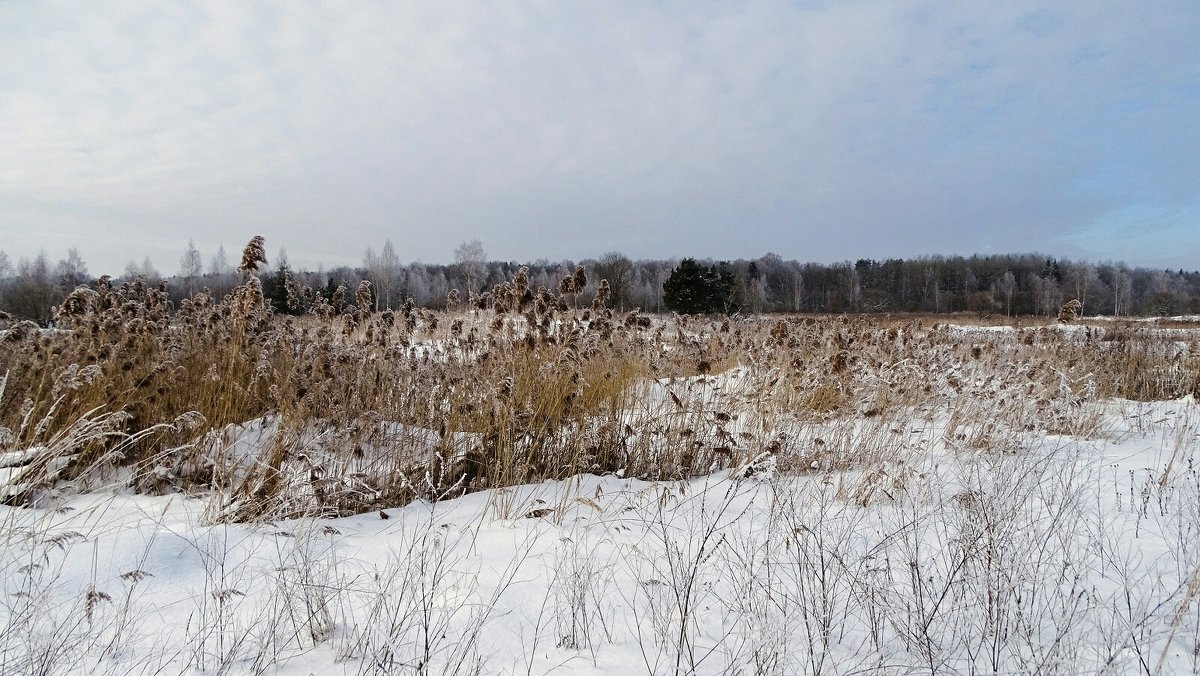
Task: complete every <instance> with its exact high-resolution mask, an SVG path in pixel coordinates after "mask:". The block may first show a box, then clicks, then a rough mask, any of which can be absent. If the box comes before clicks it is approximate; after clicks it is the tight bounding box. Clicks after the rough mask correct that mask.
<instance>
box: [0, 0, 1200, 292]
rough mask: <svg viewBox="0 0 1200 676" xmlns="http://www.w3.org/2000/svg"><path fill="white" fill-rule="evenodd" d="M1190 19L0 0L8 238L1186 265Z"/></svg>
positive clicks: (1180, 4) (745, 5)
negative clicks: (1012, 257)
mask: <svg viewBox="0 0 1200 676" xmlns="http://www.w3.org/2000/svg"><path fill="white" fill-rule="evenodd" d="M1198 36H1200V2H1197V0H1178V1H1169V0H1162V1H1160V0H1139V1H1129V0H1125V1H1121V2H1102V1H1093V0H1087V1H1079V2H1066V1H1059V2H1009V1H1005V2H975V1H970V2H946V1H944V0H930V1H928V2H912V1H909V2H900V1H887V0H880V1H862V2H859V1H854V0H846V1H832V2H800V1H795V2H769V1H768V2H715V3H705V2H698V1H695V0H687V1H681V2H622V1H608V0H606V1H604V2H565V1H562V2H560V1H546V2H537V3H526V2H514V1H513V0H503V1H500V2H482V1H472V2H451V1H448V0H436V1H433V2H409V1H405V2H365V1H359V2H347V3H344V4H341V3H333V2H299V1H296V0H287V1H282V2H278V3H271V2H250V1H246V0H237V1H233V2H206V1H197V2H188V3H184V2H163V1H160V0H155V1H153V2H134V1H131V0H115V1H111V2H110V1H106V0H89V1H88V2H51V1H47V0H0V249H3V250H5V251H7V253H8V254H9V256H10V257H11V258H12V259H13V261H14V262H15V261H16V260H17V259H19V258H20V257H22V256H31V255H35V254H36V253H37V252H38V251H39V250H44V251H45V252H46V254H47V255H48V256H49V257H50V258H51V259H57V258H60V257H63V256H64V255H65V253H66V250H67V248H68V247H70V246H75V247H77V248H78V249H79V250H80V252H81V253H82V254H83V256H84V258H85V259H86V260H87V261H88V263H89V266H90V271H91V272H92V273H93V274H100V273H102V272H119V271H120V270H121V269H123V268H124V266H125V263H126V262H127V261H129V260H130V259H137V260H141V259H142V258H143V257H144V256H146V255H149V256H151V258H152V259H153V261H154V263H155V264H156V265H157V266H158V267H159V269H160V270H162V271H163V272H165V273H173V272H175V271H176V270H177V269H178V266H179V258H180V255H181V254H182V252H183V249H184V247H185V246H186V244H187V241H188V239H189V238H194V239H195V241H196V244H197V246H198V247H199V248H200V250H201V252H202V254H203V255H204V257H205V260H206V261H207V260H208V258H209V257H210V256H211V254H212V253H213V252H214V251H215V250H216V248H217V246H218V245H219V244H224V246H225V247H226V249H227V251H228V253H229V257H230V258H231V259H233V261H234V262H235V263H236V258H237V256H238V255H239V252H240V250H241V247H242V245H243V244H244V243H245V242H246V240H248V239H249V238H250V236H252V235H254V234H262V235H264V236H265V237H266V239H267V248H268V254H269V257H270V258H272V259H273V257H274V255H275V253H276V252H277V251H278V249H279V247H286V248H287V250H288V254H289V257H290V259H291V261H292V263H293V265H301V266H303V267H310V268H315V267H316V266H317V265H318V264H321V263H323V264H324V265H325V266H326V267H329V266H333V265H341V264H354V263H358V262H360V261H361V259H362V256H363V252H364V250H365V249H366V248H367V247H368V246H373V247H375V249H376V250H378V249H379V248H381V246H382V244H383V242H384V241H385V240H386V239H389V238H390V239H391V240H392V242H393V243H394V245H395V248H396V250H397V253H398V254H399V256H400V257H401V258H402V259H403V260H405V261H410V260H418V259H419V260H422V261H425V262H449V261H451V260H452V258H453V250H454V247H455V246H456V245H458V244H459V243H460V242H462V241H464V240H467V239H473V238H478V239H480V240H481V241H482V243H483V245H484V248H485V249H486V250H487V253H488V254H489V257H490V258H493V259H504V260H518V261H528V260H534V259H538V258H548V259H551V260H558V259H564V258H569V259H574V260H579V259H583V258H588V257H595V256H598V255H600V254H602V253H604V252H606V251H610V250H619V251H622V252H624V253H626V254H627V255H629V256H630V257H633V258H668V257H676V256H689V255H690V256H697V257H714V258H737V257H745V258H753V257H758V256H760V255H762V254H764V253H766V252H775V253H778V254H779V255H781V256H783V257H784V258H796V259H799V260H802V261H823V262H831V261H837V260H844V259H850V260H853V259H856V258H860V257H874V258H882V257H892V256H897V257H898V256H915V255H921V254H934V253H942V254H971V253H981V254H987V253H1009V252H1034V251H1036V252H1041V253H1046V254H1051V255H1056V256H1061V257H1067V258H1087V259H1092V260H1105V259H1112V260H1125V261H1127V262H1129V263H1130V264H1134V265H1149V266H1155V267H1160V266H1164V267H1173V268H1176V267H1184V268H1188V269H1193V268H1200V37H1198Z"/></svg>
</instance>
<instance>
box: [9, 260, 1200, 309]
mask: <svg viewBox="0 0 1200 676" xmlns="http://www.w3.org/2000/svg"><path fill="white" fill-rule="evenodd" d="M270 264H271V265H270V266H269V267H268V268H267V269H265V270H262V271H260V273H259V278H260V279H261V281H262V285H263V292H264V295H265V296H266V297H267V298H268V299H270V300H271V302H272V304H273V305H274V306H275V307H276V309H277V311H279V312H287V313H300V312H304V311H305V309H306V306H307V305H308V304H311V302H312V300H313V299H315V297H316V296H317V295H320V296H322V297H324V298H326V299H330V298H333V297H334V296H335V294H336V293H337V291H338V288H339V287H344V290H343V295H342V297H345V298H348V299H350V302H352V301H353V299H354V297H355V290H356V289H357V288H358V287H359V284H360V282H361V281H362V280H367V281H369V282H371V301H370V302H371V303H373V305H374V308H373V309H375V310H384V309H395V308H398V307H399V306H401V305H403V304H404V303H405V302H406V301H407V299H409V298H411V299H412V300H413V302H414V303H415V304H416V305H418V306H421V307H426V308H430V309H440V308H444V307H446V305H447V298H448V297H451V296H452V294H451V291H452V290H457V292H458V293H457V294H454V297H457V298H459V299H461V305H462V306H467V305H470V304H474V305H476V306H482V307H486V306H487V304H488V302H489V298H490V290H491V289H493V288H495V287H496V286H497V285H500V284H503V283H505V282H511V281H512V280H513V278H514V277H515V276H516V273H517V271H518V270H519V269H520V268H522V267H526V268H528V280H529V287H530V288H531V289H532V290H537V289H538V288H540V287H545V288H547V289H550V290H551V291H554V292H556V293H557V292H559V291H560V290H562V289H563V288H564V287H562V286H561V284H562V282H563V281H564V279H565V278H567V277H571V278H573V279H579V280H583V281H585V284H584V285H583V286H582V287H575V286H574V285H570V288H569V291H570V292H571V295H572V300H573V301H574V302H575V303H576V304H577V305H578V306H586V305H588V304H590V303H591V301H592V297H593V296H594V294H595V292H596V289H597V285H598V282H599V280H601V279H607V280H608V285H609V301H608V305H609V307H611V308H613V309H618V310H626V311H627V310H633V309H640V310H641V311H643V312H670V311H672V310H676V309H684V308H686V307H688V306H681V305H680V304H679V302H678V300H677V297H678V291H676V294H675V296H672V294H671V293H670V292H664V284H666V285H667V286H668V288H671V287H672V286H673V287H674V288H676V289H678V288H679V285H680V284H681V282H678V281H677V282H672V283H670V284H668V280H670V279H671V277H672V272H673V271H676V270H680V269H681V268H682V269H683V270H692V271H695V270H699V271H700V273H706V274H710V275H711V276H712V279H714V280H720V285H721V293H720V294H719V296H718V297H717V299H716V300H715V301H714V303H715V306H712V307H709V309H710V310H715V311H722V312H727V313H730V314H732V313H739V312H740V313H764V312H788V313H880V312H931V313H951V312H969V313H977V314H979V315H988V314H991V315H1014V316H1015V315H1038V316H1054V315H1055V314H1056V313H1057V312H1058V309H1059V307H1060V306H1061V305H1062V304H1063V303H1064V302H1065V301H1067V300H1070V299H1078V300H1079V301H1080V302H1082V303H1083V314H1085V315H1110V316H1151V315H1177V314H1200V272H1196V271H1192V272H1186V271H1184V270H1152V269H1145V268H1130V267H1127V266H1125V265H1123V264H1120V263H1088V262H1078V261H1068V260H1062V259H1055V258H1052V257H1047V256H1044V255H1038V254H1007V255H991V256H970V257H962V256H946V257H943V256H928V257H920V258H913V259H898V258H889V259H887V260H872V259H860V260H857V261H854V262H849V261H846V262H841V263H832V264H823V263H800V262H798V261H795V260H784V259H783V258H782V257H780V256H778V255H776V254H772V253H769V254H766V255H765V256H762V257H761V258H757V259H754V260H742V259H738V260H730V261H714V260H711V259H709V260H695V259H682V260H638V261H635V260H631V259H629V258H628V257H626V256H624V255H622V254H620V253H615V252H614V253H608V254H605V255H603V256H601V257H600V258H598V259H587V260H582V261H569V260H565V261H548V260H545V259H542V260H537V261H533V262H529V263H520V262H516V261H489V260H487V257H486V255H485V253H484V251H483V248H482V247H481V246H480V245H479V243H478V242H477V241H476V242H468V243H464V244H463V245H462V246H460V247H459V248H458V249H457V250H456V251H455V262H454V263H450V264H425V263H407V264H405V263H402V262H401V261H400V259H399V257H398V256H397V255H396V253H395V251H394V249H393V247H392V246H391V243H390V242H389V243H387V244H385V245H384V247H383V249H382V250H381V251H380V252H378V253H376V252H375V251H374V250H373V249H368V250H367V252H366V255H365V256H364V258H363V262H362V265H360V266H355V267H349V266H345V267H338V268H333V269H329V270H317V271H311V270H294V269H292V268H291V267H290V265H289V264H288V258H287V254H286V252H284V251H282V250H281V251H280V252H279V253H278V254H277V255H276V256H275V257H274V258H273V259H272V260H271V261H270ZM578 268H582V269H583V273H584V274H583V277H580V276H579V274H578V272H577V270H578ZM139 276H140V277H143V278H144V279H146V280H147V281H149V282H152V283H159V282H161V283H163V284H165V287H166V290H167V292H168V294H169V296H170V298H171V300H172V301H173V302H174V303H175V305H176V306H178V303H179V301H181V300H182V299H184V298H186V297H189V296H191V295H194V294H195V293H198V292H200V291H202V290H204V289H208V290H209V291H210V292H211V293H213V294H214V295H223V294H225V293H228V292H229V291H230V290H231V289H232V288H233V287H234V286H236V285H237V284H238V282H239V274H238V272H237V271H236V270H235V269H234V267H233V265H231V264H230V263H229V262H228V261H227V259H226V255H225V252H224V249H222V250H220V251H218V252H217V254H215V255H213V256H212V257H211V258H210V259H209V260H208V261H207V264H206V263H205V261H204V260H203V259H202V258H201V256H200V253H199V252H198V251H197V250H196V249H195V247H194V245H192V244H190V243H189V245H188V247H187V249H186V250H185V251H184V254H183V257H182V258H181V260H180V268H179V272H178V273H176V274H174V275H171V276H163V275H160V274H159V273H158V272H157V271H156V270H155V269H154V267H153V265H152V264H151V262H150V261H149V259H147V260H146V261H145V262H143V263H142V264H137V263H134V262H131V263H130V264H129V265H128V266H126V269H125V271H124V273H123V274H122V275H120V276H114V277H113V278H112V279H111V283H112V284H114V285H115V284H120V283H122V282H124V281H131V280H133V279H135V278H137V277H139ZM95 283H96V277H93V276H92V275H90V274H89V273H88V267H87V264H86V262H85V261H84V260H83V259H82V258H81V257H80V256H79V254H78V252H77V251H76V250H74V249H72V250H71V251H70V252H69V254H68V256H67V258H65V259H62V260H60V261H58V262H57V263H51V262H50V261H49V260H48V259H47V258H46V256H45V255H40V256H38V257H36V258H34V259H32V260H29V259H22V260H20V261H18V262H17V263H16V264H15V265H14V264H13V263H12V262H11V261H10V260H9V258H8V256H7V255H5V254H4V252H2V251H0V310H3V311H4V312H6V313H8V314H9V315H10V316H11V317H12V318H15V319H30V320H33V321H37V322H39V323H42V324H49V323H51V322H52V320H53V309H54V308H55V307H56V306H57V305H58V304H59V303H60V302H61V301H62V299H63V298H64V297H65V296H66V295H67V294H68V293H70V292H71V291H72V290H73V289H75V288H76V287H77V286H80V285H92V284H95ZM289 285H291V286H292V288H293V290H296V289H300V290H302V289H304V287H307V288H308V289H309V292H308V293H307V294H303V293H302V294H298V296H299V297H300V298H301V299H302V300H301V301H300V302H299V303H297V302H295V301H293V303H292V307H289V306H288V302H287V287H288V286H289ZM294 295H295V294H294ZM673 301H674V302H673ZM673 305H674V307H672V306H673Z"/></svg>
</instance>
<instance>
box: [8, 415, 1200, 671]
mask: <svg viewBox="0 0 1200 676" xmlns="http://www.w3.org/2000/svg"><path fill="white" fill-rule="evenodd" d="M948 419H949V416H948V415H947V412H945V411H943V412H940V413H936V412H935V414H933V415H931V416H929V418H928V419H927V420H917V419H914V420H913V421H912V422H911V425H910V427H909V429H896V430H894V431H893V433H894V434H895V435H897V436H899V437H904V438H906V439H911V440H912V442H911V443H904V444H894V445H892V446H889V449H892V450H890V451H889V452H891V453H894V454H895V457H892V458H889V459H888V460H887V461H886V462H883V463H879V464H878V465H877V466H872V467H870V468H867V469H864V470H856V471H851V472H835V473H826V472H820V471H816V472H813V473H811V474H803V475H799V476H797V475H784V474H783V473H780V472H775V471H773V470H772V467H771V466H770V465H771V463H770V462H769V461H764V462H760V463H758V464H756V465H755V466H752V467H745V468H738V469H736V470H733V471H729V470H723V471H720V472H717V473H715V474H713V475H710V476H708V477H705V478H702V479H697V480H693V481H689V482H664V483H651V482H642V481H635V480H627V479H622V478H619V477H616V476H605V477H596V476H583V477H579V478H578V479H576V480H573V481H568V482H556V483H547V484H543V485H537V486H524V487H519V488H514V489H504V490H495V491H489V492H484V493H477V494H472V495H468V496H466V497H462V498H458V499H454V500H447V501H444V502H439V503H437V504H430V503H425V502H418V503H414V504H409V505H407V506H404V507H400V508H394V509H386V510H384V511H382V512H373V513H370V514H363V515H359V516H355V517H350V518H343V519H327V520H303V521H288V522H274V523H268V524H254V525H211V524H209V523H208V522H207V521H206V516H205V515H206V514H209V513H211V511H210V507H211V505H210V504H209V503H208V501H207V499H206V498H205V497H204V496H194V497H185V496H181V495H174V496H164V497H147V496H133V495H128V494H90V495H86V496H81V497H77V498H74V499H71V500H69V501H66V502H64V503H62V504H60V505H59V506H57V507H56V508H54V509H45V510H36V509H13V508H8V507H0V539H2V540H3V547H2V549H0V579H2V581H3V592H4V594H3V598H2V600H0V627H2V628H3V629H2V630H3V634H2V636H3V639H2V640H0V673H3V674H42V673H83V672H87V673H92V674H97V675H99V674H126V673H132V674H173V673H213V674H216V673H251V672H267V673H283V674H310V673H311V674H332V673H337V674H340V673H352V674H358V673H448V674H467V673H480V674H495V673H522V674H525V673H532V674H545V673H573V674H611V673H655V674H660V673H702V674H709V673H714V674H715V673H730V674H733V673H745V674H752V673H762V674H798V673H885V674H892V673H930V672H934V673H985V672H986V673H1034V672H1038V673H1097V672H1107V673H1150V674H1155V673H1196V672H1197V671H1198V670H1200V657H1198V652H1200V603H1198V599H1197V595H1198V594H1200V537H1198V533H1197V529H1198V528H1200V466H1198V465H1197V460H1198V459H1200V458H1197V455H1198V449H1200V434H1198V431H1200V406H1198V405H1197V403H1196V402H1195V401H1193V400H1191V399H1183V400H1179V401H1173V402H1159V403H1153V404H1138V403H1134V402H1111V403H1110V404H1108V405H1107V412H1106V413H1105V417H1104V418H1103V421H1102V422H1101V424H1100V425H1099V426H1098V429H1099V430H1100V433H1099V435H1098V436H1097V438H1091V439H1079V438H1072V437H1063V436H1053V435H1023V436H1021V437H1020V438H1019V446H1020V447H1019V449H1017V450H1016V451H1015V452H1008V453H996V452H992V451H972V450H968V449H965V448H962V445H961V444H957V443H955V440H954V437H953V435H946V434H944V432H945V425H946V424H947V420H948Z"/></svg>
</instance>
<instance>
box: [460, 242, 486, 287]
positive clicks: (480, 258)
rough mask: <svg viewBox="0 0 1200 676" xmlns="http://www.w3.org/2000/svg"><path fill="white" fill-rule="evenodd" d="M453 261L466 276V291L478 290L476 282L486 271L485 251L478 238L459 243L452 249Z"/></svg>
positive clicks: (480, 279)
mask: <svg viewBox="0 0 1200 676" xmlns="http://www.w3.org/2000/svg"><path fill="white" fill-rule="evenodd" d="M454 262H455V263H457V264H458V267H459V270H461V271H462V273H463V276H465V277H466V278H467V291H468V292H469V293H471V294H474V293H476V292H477V291H479V287H478V286H476V284H477V283H478V282H479V281H482V279H483V275H484V273H486V272H487V268H486V266H485V263H486V262H487V253H485V252H484V250H483V244H482V243H481V242H480V241H479V240H478V239H473V240H471V241H469V242H463V243H462V244H459V245H458V247H457V248H456V249H455V250H454Z"/></svg>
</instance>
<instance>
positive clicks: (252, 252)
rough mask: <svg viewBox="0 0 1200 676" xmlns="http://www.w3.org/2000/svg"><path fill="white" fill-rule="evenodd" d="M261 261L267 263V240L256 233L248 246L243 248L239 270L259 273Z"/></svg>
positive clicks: (246, 272)
mask: <svg viewBox="0 0 1200 676" xmlns="http://www.w3.org/2000/svg"><path fill="white" fill-rule="evenodd" d="M259 263H262V264H263V265H266V263H267V249H266V240H264V239H263V237H262V235H255V236H254V237H251V238H250V241H249V242H247V243H246V248H244V249H242V264H241V265H239V266H238V272H242V273H245V274H251V275H254V274H258V265H259Z"/></svg>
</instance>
